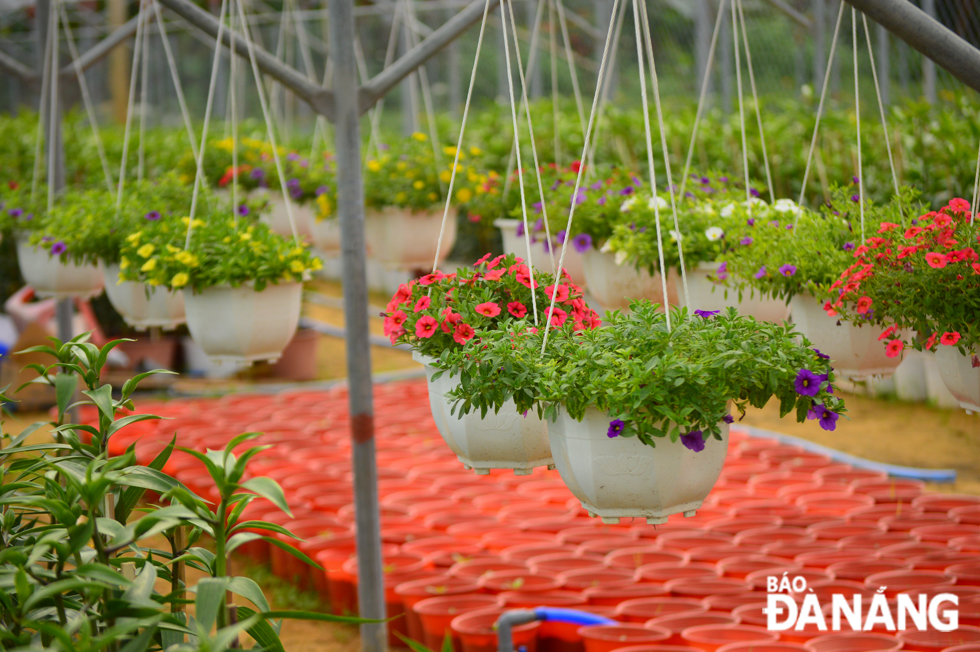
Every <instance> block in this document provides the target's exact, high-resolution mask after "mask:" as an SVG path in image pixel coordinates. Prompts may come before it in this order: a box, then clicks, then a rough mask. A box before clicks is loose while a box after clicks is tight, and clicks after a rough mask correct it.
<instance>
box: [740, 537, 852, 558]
mask: <svg viewBox="0 0 980 652" xmlns="http://www.w3.org/2000/svg"><path fill="white" fill-rule="evenodd" d="M839 547H840V544H839V543H838V542H836V541H827V540H824V541H817V540H815V539H814V540H811V541H775V542H773V543H769V544H766V545H764V546H762V548H761V549H760V550H759V551H760V552H761V553H762V554H764V555H769V556H770V557H779V558H780V559H789V560H790V561H792V560H794V559H795V558H796V557H797V556H799V555H802V554H803V553H807V552H821V551H822V552H826V551H830V550H837V549H838V548H839Z"/></svg>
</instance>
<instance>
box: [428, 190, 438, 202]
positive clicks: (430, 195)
mask: <svg viewBox="0 0 980 652" xmlns="http://www.w3.org/2000/svg"><path fill="white" fill-rule="evenodd" d="M428 198H429V201H435V200H437V199H439V195H437V194H436V193H434V192H430V193H429V194H428Z"/></svg>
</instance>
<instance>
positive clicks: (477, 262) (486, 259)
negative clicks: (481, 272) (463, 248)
mask: <svg viewBox="0 0 980 652" xmlns="http://www.w3.org/2000/svg"><path fill="white" fill-rule="evenodd" d="M492 255H493V254H492V253H488V254H486V255H485V256H483V258H481V259H480V260H478V261H476V262H475V263H473V267H479V266H480V265H482V264H483V263H485V262H487V261H488V260H490V256H492Z"/></svg>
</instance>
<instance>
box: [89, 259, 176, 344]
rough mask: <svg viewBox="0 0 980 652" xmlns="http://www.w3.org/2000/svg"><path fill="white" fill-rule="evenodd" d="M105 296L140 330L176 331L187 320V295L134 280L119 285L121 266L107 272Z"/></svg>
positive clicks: (127, 320)
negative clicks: (185, 305)
mask: <svg viewBox="0 0 980 652" xmlns="http://www.w3.org/2000/svg"><path fill="white" fill-rule="evenodd" d="M104 278H105V293H106V296H108V297H109V303H111V304H112V307H113V308H115V309H116V312H118V313H119V314H120V315H122V318H123V319H125V320H126V323H127V324H129V325H130V326H132V327H133V328H135V329H136V330H138V331H143V330H146V329H147V328H162V329H163V330H173V329H175V328H177V327H178V326H180V325H181V324H183V323H184V322H185V321H186V318H185V316H184V293H183V292H182V291H181V290H177V291H176V292H172V291H170V290H169V289H167V288H164V287H153V286H148V285H146V284H144V283H136V282H133V281H122V282H121V283H120V282H119V265H109V266H107V267H106V268H105V271H104Z"/></svg>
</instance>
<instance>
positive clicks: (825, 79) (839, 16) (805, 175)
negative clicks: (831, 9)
mask: <svg viewBox="0 0 980 652" xmlns="http://www.w3.org/2000/svg"><path fill="white" fill-rule="evenodd" d="M845 4H846V3H844V2H841V3H840V11H838V12H837V24H836V25H835V26H834V38H833V40H831V42H830V57H829V59H828V61H827V69H826V71H825V72H824V76H823V88H822V89H821V91H820V103H819V104H817V120H816V123H815V124H814V125H813V138H812V139H811V140H810V151H809V152H807V156H806V167H805V168H804V169H803V185H802V187H801V188H800V200H799V201H798V202H797V203H798V204H799V205H800V206H801V207H802V206H803V199H804V198H805V197H806V182H807V180H808V179H809V178H810V164H811V163H813V152H814V150H815V149H816V148H817V134H818V133H819V131H820V116H821V115H823V105H824V101H825V100H826V99H827V86H828V85H829V84H830V71H831V68H833V63H834V52H835V51H836V50H837V36H838V35H839V33H840V24H841V20H842V19H843V17H844V6H845ZM802 212H803V211H802V210H797V211H796V219H795V220H794V221H793V233H794V234H795V233H796V226H798V225H799V223H800V214H801V213H802Z"/></svg>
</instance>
